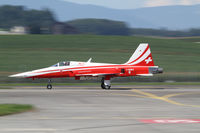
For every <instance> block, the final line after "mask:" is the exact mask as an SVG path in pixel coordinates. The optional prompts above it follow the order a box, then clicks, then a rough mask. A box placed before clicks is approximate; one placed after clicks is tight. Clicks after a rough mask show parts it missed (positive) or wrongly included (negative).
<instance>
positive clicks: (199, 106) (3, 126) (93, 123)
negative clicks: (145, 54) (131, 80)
mask: <svg viewBox="0 0 200 133" xmlns="http://www.w3.org/2000/svg"><path fill="white" fill-rule="evenodd" d="M54 88H55V89H53V90H46V89H45V87H32V86H27V87H24V86H21V87H16V88H15V89H10V90H4V89H2V90H0V103H18V104H32V105H34V106H35V109H34V110H33V111H30V112H26V113H21V114H15V115H10V116H3V117H0V133H102V132H104V133H133V132H136V133H199V132H200V86H113V87H112V88H113V89H111V90H102V89H100V87H98V86H94V87H91V86H82V87H78V86H74V87H69V86H61V87H58V86H57V87H54Z"/></svg>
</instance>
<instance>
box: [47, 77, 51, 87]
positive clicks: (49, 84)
mask: <svg viewBox="0 0 200 133" xmlns="http://www.w3.org/2000/svg"><path fill="white" fill-rule="evenodd" d="M47 89H48V90H51V89H52V85H51V79H48V85H47Z"/></svg>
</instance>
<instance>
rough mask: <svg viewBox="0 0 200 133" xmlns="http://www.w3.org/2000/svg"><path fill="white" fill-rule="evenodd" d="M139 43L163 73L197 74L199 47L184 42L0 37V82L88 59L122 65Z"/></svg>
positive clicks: (110, 37)
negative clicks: (143, 44)
mask: <svg viewBox="0 0 200 133" xmlns="http://www.w3.org/2000/svg"><path fill="white" fill-rule="evenodd" d="M142 42H143V43H146V42H148V43H149V44H150V47H151V51H152V54H153V58H154V62H155V64H156V65H159V66H161V67H163V68H164V71H165V72H166V73H174V72H182V73H188V72H191V73H196V72H197V73H198V72H200V69H199V68H200V52H199V51H200V44H198V43H194V42H193V41H188V39H187V40H185V39H164V38H151V37H133V36H96V35H4V36H0V60H1V63H0V74H1V75H0V80H1V81H3V80H5V77H7V76H8V75H10V74H13V73H17V72H24V71H29V70H33V69H39V68H43V67H48V66H51V65H53V64H55V63H57V62H59V61H64V60H76V61H87V60H88V59H89V58H90V57H92V58H93V61H94V62H107V63H119V64H120V63H124V62H126V61H127V60H128V59H129V58H130V56H131V55H132V54H133V52H134V51H135V49H136V48H137V46H138V45H139V43H142ZM174 75H176V73H175V74H174ZM6 80H7V79H6Z"/></svg>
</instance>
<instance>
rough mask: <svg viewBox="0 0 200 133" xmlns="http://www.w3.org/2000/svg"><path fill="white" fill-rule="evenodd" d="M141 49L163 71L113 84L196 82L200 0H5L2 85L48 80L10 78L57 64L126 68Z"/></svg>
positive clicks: (0, 29) (0, 10)
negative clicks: (149, 53) (144, 46)
mask: <svg viewBox="0 0 200 133" xmlns="http://www.w3.org/2000/svg"><path fill="white" fill-rule="evenodd" d="M139 43H149V44H150V47H151V51H152V53H153V58H154V62H155V64H156V65H159V66H160V67H163V68H164V71H165V73H164V74H161V75H156V76H155V77H145V78H144V77H129V78H121V79H118V78H117V79H115V80H114V81H116V82H136V81H137V82H138V81H140V82H199V81H200V0H160V1H154V0H148V1H146V0H124V1H120V0H109V1H108V0H101V1H100V0H84V1H83V0H1V1H0V61H1V62H0V83H17V82H43V80H36V81H32V80H26V79H12V78H8V75H11V74H14V73H18V72H24V71H30V70H33V69H39V68H43V67H48V66H51V65H53V64H55V63H57V62H60V61H67V60H75V61H87V60H88V59H89V58H90V57H92V58H93V61H94V62H106V63H119V64H120V63H125V62H126V61H127V60H128V59H129V58H130V56H131V55H132V53H133V52H134V51H135V49H136V48H137V46H138V45H139ZM55 81H56V82H75V81H73V80H71V79H56V80H55ZM45 82H46V81H45Z"/></svg>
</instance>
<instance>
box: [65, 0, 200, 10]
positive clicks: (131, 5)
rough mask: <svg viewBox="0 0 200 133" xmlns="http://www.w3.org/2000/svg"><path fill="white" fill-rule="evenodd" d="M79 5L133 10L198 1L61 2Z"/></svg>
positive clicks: (110, 0)
mask: <svg viewBox="0 0 200 133" xmlns="http://www.w3.org/2000/svg"><path fill="white" fill-rule="evenodd" d="M63 1H69V2H73V3H79V4H93V5H99V6H104V7H109V8H116V9H135V8H142V7H155V6H168V5H195V4H200V0H63Z"/></svg>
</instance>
